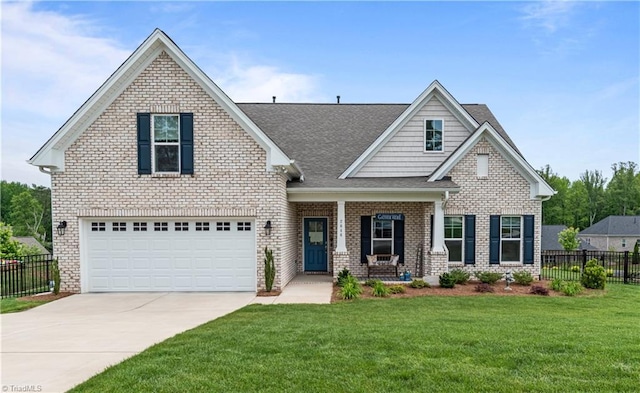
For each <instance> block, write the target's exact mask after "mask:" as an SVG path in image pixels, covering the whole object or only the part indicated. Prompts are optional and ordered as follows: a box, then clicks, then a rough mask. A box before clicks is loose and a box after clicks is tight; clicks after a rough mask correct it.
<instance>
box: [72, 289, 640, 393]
mask: <svg viewBox="0 0 640 393" xmlns="http://www.w3.org/2000/svg"><path fill="white" fill-rule="evenodd" d="M607 288H608V289H607V293H606V294H604V295H602V294H598V295H592V296H581V297H575V298H573V297H571V298H570V297H539V296H533V295H532V296H526V297H505V296H493V295H486V296H474V297H440V296H428V297H421V298H407V299H371V300H360V301H354V302H347V303H339V304H331V305H269V306H261V305H252V306H249V307H245V308H243V309H241V310H239V311H237V312H235V313H233V314H231V315H228V316H226V317H223V318H220V319H218V320H215V321H212V322H209V323H207V324H205V325H202V326H200V327H198V328H196V329H193V330H191V331H188V332H186V333H183V334H180V335H178V336H176V337H173V338H171V339H169V340H167V341H165V342H163V343H161V344H158V345H156V346H154V347H152V348H150V349H148V350H146V351H144V352H143V353H141V354H140V355H137V356H134V357H133V358H131V359H129V360H127V361H125V362H123V363H121V364H119V365H116V366H114V367H111V368H109V369H107V370H106V371H105V372H104V373H102V374H100V375H97V376H96V377H94V378H92V379H90V380H89V381H87V382H85V383H83V384H81V385H79V386H78V387H77V388H75V389H74V390H72V391H73V392H120V391H122V392H124V391H135V392H177V391H183V392H196V391H201V392H258V391H260V392H328V391H330V392H421V391H446V392H471V391H477V392H480V391H490V392H510V393H511V392H560V391H562V392H569V391H582V392H614V391H615V392H632V391H637V388H638V381H640V307H639V306H638V305H639V304H640V287H635V286H623V285H609V286H608V287H607ZM179 317H180V316H179V315H176V318H179Z"/></svg>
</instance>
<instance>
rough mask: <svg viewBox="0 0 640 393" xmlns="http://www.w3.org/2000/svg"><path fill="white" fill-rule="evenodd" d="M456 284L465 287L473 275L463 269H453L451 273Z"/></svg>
mask: <svg viewBox="0 0 640 393" xmlns="http://www.w3.org/2000/svg"><path fill="white" fill-rule="evenodd" d="M449 274H450V275H451V277H452V278H453V280H454V281H455V282H456V284H461V285H464V284H466V283H467V282H468V281H469V279H470V278H471V274H470V273H468V272H465V271H464V270H462V269H453V270H451V271H450V272H449Z"/></svg>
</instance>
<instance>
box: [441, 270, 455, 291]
mask: <svg viewBox="0 0 640 393" xmlns="http://www.w3.org/2000/svg"><path fill="white" fill-rule="evenodd" d="M438 281H439V282H440V287H442V288H453V287H455V286H456V280H455V279H454V278H453V277H451V274H449V273H442V274H441V275H440V277H439V278H438Z"/></svg>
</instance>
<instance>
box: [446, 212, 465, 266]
mask: <svg viewBox="0 0 640 393" xmlns="http://www.w3.org/2000/svg"><path fill="white" fill-rule="evenodd" d="M463 223H464V217H463V216H449V217H445V218H444V244H445V245H446V246H447V250H449V262H462V257H463V255H464V252H463V247H464V225H463Z"/></svg>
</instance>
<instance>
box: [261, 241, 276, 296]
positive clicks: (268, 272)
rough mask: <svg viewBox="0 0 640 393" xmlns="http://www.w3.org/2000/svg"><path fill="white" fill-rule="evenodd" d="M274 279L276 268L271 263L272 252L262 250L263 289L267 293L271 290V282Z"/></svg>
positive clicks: (265, 249)
mask: <svg viewBox="0 0 640 393" xmlns="http://www.w3.org/2000/svg"><path fill="white" fill-rule="evenodd" d="M275 277H276V266H275V263H274V262H273V250H269V248H268V247H265V248H264V287H265V289H266V291H267V292H271V289H272V288H273V280H274V279H275Z"/></svg>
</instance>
